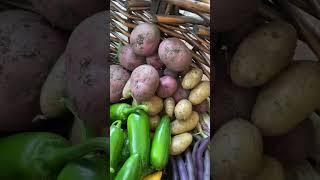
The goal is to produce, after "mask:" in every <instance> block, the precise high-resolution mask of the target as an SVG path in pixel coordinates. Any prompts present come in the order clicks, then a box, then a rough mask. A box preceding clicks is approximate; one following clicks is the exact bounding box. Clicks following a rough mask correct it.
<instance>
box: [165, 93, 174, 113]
mask: <svg viewBox="0 0 320 180" xmlns="http://www.w3.org/2000/svg"><path fill="white" fill-rule="evenodd" d="M174 108H175V101H174V99H173V98H172V97H168V98H166V99H165V100H164V111H165V112H166V114H167V115H168V116H169V117H170V118H172V117H173V113H174Z"/></svg>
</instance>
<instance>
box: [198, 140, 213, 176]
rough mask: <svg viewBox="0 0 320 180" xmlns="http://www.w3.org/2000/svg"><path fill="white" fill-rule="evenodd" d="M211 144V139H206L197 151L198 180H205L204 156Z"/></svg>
mask: <svg viewBox="0 0 320 180" xmlns="http://www.w3.org/2000/svg"><path fill="white" fill-rule="evenodd" d="M209 142H210V138H205V139H204V140H202V141H201V144H200V146H199V149H198V151H197V155H196V158H197V171H198V179H199V180H203V176H204V174H203V158H202V155H203V153H204V151H205V150H206V149H207V147H208V145H209Z"/></svg>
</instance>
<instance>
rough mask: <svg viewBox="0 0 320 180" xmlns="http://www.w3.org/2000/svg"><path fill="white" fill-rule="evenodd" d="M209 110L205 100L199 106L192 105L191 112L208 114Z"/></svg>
mask: <svg viewBox="0 0 320 180" xmlns="http://www.w3.org/2000/svg"><path fill="white" fill-rule="evenodd" d="M209 108H210V107H209V102H208V101H207V100H205V101H203V102H202V103H200V104H197V105H193V110H194V111H197V112H198V113H200V114H202V113H206V112H209Z"/></svg>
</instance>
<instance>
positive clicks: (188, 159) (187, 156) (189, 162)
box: [185, 148, 196, 180]
mask: <svg viewBox="0 0 320 180" xmlns="http://www.w3.org/2000/svg"><path fill="white" fill-rule="evenodd" d="M185 161H186V166H187V172H188V180H195V172H196V171H195V168H194V163H193V159H192V155H191V151H190V148H188V149H187V150H186V151H185Z"/></svg>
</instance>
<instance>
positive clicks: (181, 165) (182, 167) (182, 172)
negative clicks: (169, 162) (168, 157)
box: [177, 155, 188, 180]
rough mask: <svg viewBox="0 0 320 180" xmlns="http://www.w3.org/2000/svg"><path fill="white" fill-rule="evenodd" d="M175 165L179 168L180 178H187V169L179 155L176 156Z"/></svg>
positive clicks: (184, 179)
mask: <svg viewBox="0 0 320 180" xmlns="http://www.w3.org/2000/svg"><path fill="white" fill-rule="evenodd" d="M177 166H178V170H179V177H180V180H188V174H187V170H186V167H185V164H184V161H183V159H182V156H181V155H178V156H177Z"/></svg>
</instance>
